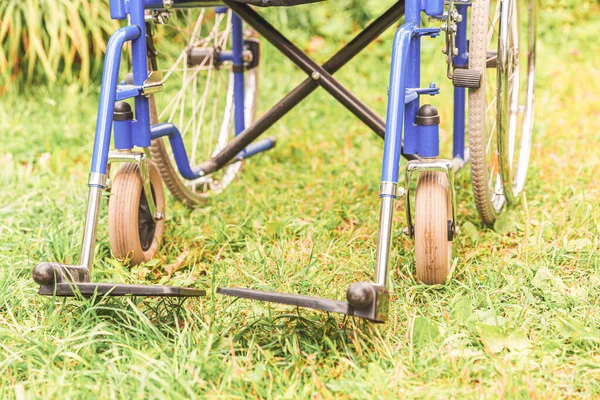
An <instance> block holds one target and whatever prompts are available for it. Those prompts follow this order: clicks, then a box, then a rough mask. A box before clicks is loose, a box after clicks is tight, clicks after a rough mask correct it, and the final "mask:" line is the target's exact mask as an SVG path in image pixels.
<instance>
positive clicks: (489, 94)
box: [485, 1, 508, 213]
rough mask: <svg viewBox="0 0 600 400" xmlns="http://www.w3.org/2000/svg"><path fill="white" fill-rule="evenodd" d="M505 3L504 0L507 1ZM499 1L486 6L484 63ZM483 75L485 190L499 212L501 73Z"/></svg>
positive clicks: (496, 28)
mask: <svg viewBox="0 0 600 400" xmlns="http://www.w3.org/2000/svg"><path fill="white" fill-rule="evenodd" d="M507 3H508V2H507ZM502 4H503V2H502V1H497V2H492V3H491V4H490V10H494V11H493V12H491V13H490V18H489V26H488V32H487V43H488V45H487V60H486V65H488V66H489V65H490V64H491V65H493V64H494V58H496V59H497V56H498V47H497V46H498V43H499V36H500V22H501V21H500V15H501V12H502V11H503V10H502ZM485 74H486V79H485V131H486V132H487V134H486V143H485V162H486V164H487V171H488V181H487V186H488V193H489V195H490V202H491V204H492V207H493V209H494V211H495V212H496V213H498V212H500V210H501V209H502V207H503V206H504V203H505V200H506V198H505V196H504V189H503V184H502V176H501V175H500V158H501V150H500V147H499V138H500V137H501V136H502V131H501V130H500V128H502V127H503V126H504V125H502V126H501V125H500V123H499V120H500V119H501V118H498V115H501V114H499V113H498V109H499V104H500V101H499V95H500V91H501V86H500V81H501V77H502V74H501V73H500V70H499V69H498V68H489V67H488V68H487V69H486V72H485Z"/></svg>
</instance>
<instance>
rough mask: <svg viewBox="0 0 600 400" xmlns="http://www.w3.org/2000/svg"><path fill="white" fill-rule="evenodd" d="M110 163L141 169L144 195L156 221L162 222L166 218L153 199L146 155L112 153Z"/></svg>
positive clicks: (125, 152) (121, 152)
mask: <svg viewBox="0 0 600 400" xmlns="http://www.w3.org/2000/svg"><path fill="white" fill-rule="evenodd" d="M108 162H109V163H113V162H132V163H135V164H137V165H139V167H140V175H141V177H142V182H143V185H144V195H145V196H146V201H147V202H148V208H149V209H150V214H152V218H153V219H154V221H160V220H161V219H163V218H164V217H165V214H164V213H163V212H162V210H157V209H156V203H155V202H154V197H152V185H151V184H150V174H149V170H148V157H147V156H146V154H144V153H133V152H129V151H111V152H110V153H108Z"/></svg>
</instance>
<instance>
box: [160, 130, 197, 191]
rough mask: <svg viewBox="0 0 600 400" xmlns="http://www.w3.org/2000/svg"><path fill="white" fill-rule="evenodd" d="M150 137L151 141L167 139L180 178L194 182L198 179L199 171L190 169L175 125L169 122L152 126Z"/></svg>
mask: <svg viewBox="0 0 600 400" xmlns="http://www.w3.org/2000/svg"><path fill="white" fill-rule="evenodd" d="M150 135H151V137H152V139H158V138H161V137H165V136H166V137H168V138H169V142H170V143H171V148H172V150H173V156H174V157H175V163H176V164H177V169H178V170H179V173H180V174H181V176H183V177H184V178H185V179H188V180H194V179H197V178H199V177H200V172H201V171H200V170H197V171H193V170H192V168H191V167H190V160H189V158H188V155H187V152H186V151H185V146H184V144H183V139H182V138H181V133H180V132H179V129H177V127H176V126H175V125H173V124H171V123H169V122H165V123H162V124H156V125H153V126H152V128H151V129H150Z"/></svg>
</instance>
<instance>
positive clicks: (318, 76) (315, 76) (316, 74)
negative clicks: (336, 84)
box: [310, 71, 321, 81]
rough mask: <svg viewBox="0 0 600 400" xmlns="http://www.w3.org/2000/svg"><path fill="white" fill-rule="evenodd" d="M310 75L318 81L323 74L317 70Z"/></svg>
mask: <svg viewBox="0 0 600 400" xmlns="http://www.w3.org/2000/svg"><path fill="white" fill-rule="evenodd" d="M310 77H311V78H312V79H313V80H315V81H318V80H319V79H321V74H319V73H318V72H317V71H314V72H313V73H312V74H310Z"/></svg>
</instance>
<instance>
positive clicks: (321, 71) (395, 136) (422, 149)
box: [34, 0, 470, 322]
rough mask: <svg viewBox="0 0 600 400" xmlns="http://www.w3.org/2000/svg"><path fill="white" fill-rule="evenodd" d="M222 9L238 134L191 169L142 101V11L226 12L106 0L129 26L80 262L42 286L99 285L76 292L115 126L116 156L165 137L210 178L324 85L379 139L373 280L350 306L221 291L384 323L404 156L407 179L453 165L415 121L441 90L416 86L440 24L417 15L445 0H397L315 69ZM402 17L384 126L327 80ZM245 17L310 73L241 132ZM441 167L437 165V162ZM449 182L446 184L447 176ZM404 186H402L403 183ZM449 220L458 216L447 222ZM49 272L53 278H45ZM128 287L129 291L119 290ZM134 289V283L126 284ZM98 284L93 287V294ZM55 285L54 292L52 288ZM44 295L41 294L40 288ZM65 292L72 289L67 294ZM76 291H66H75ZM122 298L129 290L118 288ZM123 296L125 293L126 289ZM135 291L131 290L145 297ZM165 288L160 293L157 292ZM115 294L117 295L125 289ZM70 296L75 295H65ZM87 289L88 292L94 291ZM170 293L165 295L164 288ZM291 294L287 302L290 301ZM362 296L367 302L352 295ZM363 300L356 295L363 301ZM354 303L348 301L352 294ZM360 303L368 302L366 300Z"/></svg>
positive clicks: (174, 0)
mask: <svg viewBox="0 0 600 400" xmlns="http://www.w3.org/2000/svg"><path fill="white" fill-rule="evenodd" d="M222 2H223V3H224V4H225V6H226V7H227V8H229V9H231V10H232V11H233V12H234V15H233V17H232V18H233V19H232V25H233V29H232V50H231V51H229V52H225V51H223V52H220V53H219V54H218V57H220V60H221V61H226V60H227V61H231V62H232V63H233V73H234V104H235V111H234V121H235V134H236V136H235V138H234V139H233V140H232V141H231V142H230V143H229V144H228V145H227V147H226V148H225V149H224V150H222V151H221V153H219V154H217V155H216V156H214V157H213V158H212V159H211V160H207V161H205V162H203V163H201V164H200V165H198V166H191V165H190V163H189V159H188V156H187V152H186V149H185V146H184V144H183V140H182V138H181V134H180V132H179V130H178V128H177V127H176V126H175V125H173V124H171V123H158V124H155V125H151V122H150V105H149V99H148V96H149V95H150V94H151V93H154V92H156V91H160V90H161V88H162V87H161V86H160V84H156V82H154V83H153V82H151V79H149V78H150V76H149V71H148V57H147V54H148V50H149V46H148V42H147V40H148V39H147V32H146V19H145V10H161V9H165V8H167V6H171V7H173V8H185V7H206V6H215V7H216V8H215V12H225V11H226V10H227V8H225V7H223V6H217V5H215V3H214V2H213V1H211V0H111V1H110V13H111V17H112V18H113V19H117V20H123V19H126V18H129V24H128V25H127V26H124V27H122V28H120V29H118V30H117V31H116V32H115V33H114V34H113V35H112V36H111V38H110V40H109V42H108V44H107V50H106V58H105V64H104V71H103V77H102V86H101V91H100V104H99V107H98V115H97V122H96V132H95V138H94V149H93V154H92V163H91V170H90V178H89V183H88V184H89V187H90V193H89V201H88V210H87V216H86V225H85V231H84V239H83V246H82V251H81V259H80V265H77V266H66V265H59V264H56V265H54V264H53V265H52V266H51V268H50V267H44V268H46V270H44V271H42V269H43V268H40V269H39V270H38V271H37V279H36V269H38V267H40V265H42V264H40V265H38V267H36V269H34V279H36V281H37V282H38V283H40V284H42V285H46V288H45V289H43V288H44V287H45V286H42V289H43V290H46V292H48V293H46V294H49V293H50V291H51V288H50V287H49V286H48V285H50V284H51V283H60V282H67V281H69V282H71V283H78V284H79V285H80V287H79V289H80V290H83V289H85V290H87V291H93V290H99V286H98V285H96V286H91V287H90V288H88V287H84V286H81V285H82V284H83V285H85V284H88V283H89V282H90V279H89V278H90V271H91V268H92V262H93V251H94V242H95V236H96V226H97V222H98V209H99V205H100V198H101V191H102V190H103V189H104V188H105V187H106V181H107V178H106V174H107V165H108V163H109V148H110V143H111V136H112V134H111V133H112V132H113V126H114V143H115V147H116V149H118V150H131V149H132V148H133V146H137V147H142V148H147V147H149V146H150V144H151V141H152V140H153V139H158V138H161V137H166V138H168V139H169V141H170V144H171V147H172V150H173V154H174V158H175V162H176V164H177V168H178V170H179V172H180V174H181V176H182V177H183V178H185V179H188V180H193V179H197V178H198V177H200V176H203V175H207V174H210V173H212V172H214V171H216V170H218V169H220V168H223V167H224V166H225V165H226V164H227V163H228V162H230V161H232V160H234V159H237V160H239V159H242V158H247V157H250V156H252V155H254V154H257V153H259V152H261V151H264V150H267V149H269V148H271V147H273V145H274V143H273V141H272V140H271V139H263V140H259V141H256V140H255V139H257V138H258V136H260V135H261V134H262V133H263V132H264V131H265V130H266V129H267V128H268V127H270V126H271V125H272V124H273V123H274V122H275V121H277V120H278V119H279V118H281V117H282V116H283V115H284V114H285V113H286V112H287V111H289V110H290V109H292V108H293V107H294V106H295V105H296V104H298V103H299V102H300V101H301V100H302V99H303V98H305V97H306V96H308V94H310V93H311V92H312V91H313V90H314V89H315V88H317V87H319V86H321V87H323V88H324V89H325V90H326V91H328V92H329V93H330V94H331V95H332V96H333V97H334V98H336V99H337V100H338V101H339V102H340V103H342V105H344V106H345V107H346V108H348V109H349V110H350V111H351V112H352V113H353V114H354V115H356V116H357V117H358V118H359V119H361V120H362V121H363V122H365V123H366V124H367V125H368V126H369V127H370V128H371V129H373V131H375V133H377V134H378V135H379V136H381V137H383V138H384V153H383V161H382V175H381V185H380V197H381V211H380V224H379V237H378V248H377V265H376V279H375V281H374V282H372V283H370V282H369V283H366V282H363V283H355V284H353V285H352V286H351V287H350V288H349V290H348V299H349V302H348V303H345V302H339V301H334V300H326V299H319V298H314V297H309V296H297V295H282V294H274V293H269V292H258V291H250V290H246V289H223V288H219V290H218V291H219V292H220V293H223V294H232V295H235V296H239V297H247V298H254V299H259V300H266V301H275V302H279V303H285V304H293V305H298V306H306V307H312V308H318V309H321V310H325V311H333V312H341V313H344V314H348V315H356V316H359V317H362V318H367V319H370V320H372V321H377V322H383V321H384V320H385V319H386V314H387V312H386V311H387V289H386V287H387V276H388V261H389V251H390V244H391V236H392V235H391V233H392V214H393V202H394V200H395V199H396V198H397V197H398V196H401V195H404V194H405V191H404V189H403V188H398V180H399V171H400V158H401V156H404V157H405V158H406V159H408V160H412V161H410V162H409V163H408V165H407V174H408V173H409V171H410V172H412V171H414V170H417V169H419V168H423V169H424V170H443V171H445V172H447V173H448V172H449V171H450V172H452V171H451V170H452V168H453V167H452V165H453V163H452V162H450V161H445V160H435V159H436V158H437V157H438V156H439V134H438V125H437V124H435V125H431V126H420V125H417V123H416V118H417V113H418V112H419V109H420V97H421V96H422V95H436V94H438V93H439V88H438V87H437V86H436V85H435V84H431V85H429V86H428V87H420V81H421V72H420V67H421V59H420V52H421V45H420V41H421V38H422V37H423V36H430V37H436V36H438V35H440V29H439V28H422V27H421V16H422V13H424V14H426V15H428V16H431V17H438V18H439V17H441V16H442V15H443V14H444V0H405V1H404V0H400V1H398V2H397V3H396V4H394V5H393V6H392V8H390V9H389V10H388V11H387V12H386V13H384V14H383V15H382V16H381V17H379V18H378V19H377V20H375V21H374V22H373V23H372V24H371V25H370V26H368V27H367V28H365V30H364V31H363V32H361V33H360V34H359V35H358V36H357V37H356V38H355V39H353V40H352V41H351V42H349V43H348V44H347V45H346V46H345V47H344V48H343V49H341V50H340V51H339V52H338V53H337V54H336V55H334V56H333V57H332V58H331V59H330V60H329V61H327V62H326V63H325V64H323V65H322V66H321V65H318V64H316V63H315V62H314V61H312V60H311V59H310V58H308V57H307V56H306V55H305V54H303V53H302V52H301V51H300V50H299V49H298V48H297V47H296V46H294V45H293V44H292V43H291V42H290V41H288V40H287V39H286V38H285V37H283V36H282V35H281V34H280V33H279V32H278V31H277V30H276V29H275V28H273V27H272V26H271V25H270V24H269V23H268V22H266V21H265V20H264V19H262V17H260V16H259V15H258V13H256V12H255V11H254V10H253V9H252V8H250V7H249V6H248V5H247V4H242V3H239V2H237V1H236V0H222ZM469 4H470V2H469V1H467V0H460V1H455V5H456V8H457V11H458V13H459V14H460V15H461V16H462V21H460V22H459V23H458V25H457V32H456V36H455V40H456V44H455V45H456V48H457V49H458V54H457V55H455V56H453V59H452V63H453V66H454V67H455V68H466V67H467V66H468V52H467V9H468V7H469ZM403 13H404V14H405V22H404V24H403V25H402V26H400V27H399V28H398V30H397V32H396V34H395V37H394V42H393V49H392V59H391V71H390V83H389V89H388V90H389V93H388V105H387V115H386V121H385V122H384V121H382V120H381V119H380V118H379V117H378V116H377V115H376V113H374V112H373V111H371V110H370V109H369V108H368V107H366V106H365V105H364V104H363V103H361V102H360V100H358V99H357V98H356V97H354V95H352V94H351V93H350V92H349V91H348V90H347V89H345V88H344V87H343V86H342V85H341V84H339V82H337V81H336V80H335V79H334V78H333V77H332V74H333V73H334V72H335V71H337V70H338V69H339V68H340V67H341V66H343V65H344V64H345V63H346V62H348V61H349V60H350V59H351V58H352V57H354V56H355V55H356V54H358V53H359V52H360V51H361V50H362V49H363V48H364V47H366V45H367V44H368V43H370V42H372V41H373V40H374V39H376V38H377V37H378V36H379V34H381V33H382V32H383V31H384V30H385V29H387V27H389V26H391V25H392V24H393V23H395V22H397V21H398V20H399V19H400V16H401V15H402V14H403ZM242 20H243V21H245V22H246V23H247V24H249V25H250V26H251V27H252V28H254V29H255V30H256V31H257V32H258V33H259V34H260V35H261V36H262V37H264V38H265V39H267V40H268V41H269V42H271V43H272V44H273V45H274V46H275V47H276V48H277V49H278V50H280V51H281V52H282V53H283V54H284V55H285V56H287V57H288V58H289V59H290V60H292V61H293V62H294V63H295V64H296V65H297V66H298V67H300V68H301V69H302V70H303V71H304V72H306V73H307V75H308V78H307V79H306V80H305V81H304V82H302V84H300V85H299V86H298V87H297V88H296V89H294V90H293V91H292V92H290V93H289V94H288V95H287V96H286V97H284V99H282V100H281V101H280V102H279V103H278V104H277V105H276V106H275V107H273V108H272V109H271V110H270V111H268V112H267V113H265V114H264V115H263V116H261V117H260V118H259V119H258V120H257V121H256V122H255V123H254V124H252V126H250V127H246V126H245V119H244V91H245V90H244V70H245V67H244V60H243V51H244V37H243V27H242ZM128 41H129V42H131V49H132V66H133V82H132V84H127V83H125V82H121V83H119V82H118V74H119V68H120V62H121V54H122V49H123V46H124V44H125V43H126V42H128ZM128 98H133V99H134V104H135V119H133V120H128V121H116V120H115V121H113V113H114V111H115V102H117V101H122V100H124V99H128ZM453 130H454V131H453V148H454V149H453V158H454V160H458V161H459V162H458V163H454V165H458V166H462V165H464V162H465V161H466V160H465V88H461V87H455V88H454V123H453ZM437 161H440V162H439V163H438V162H437ZM451 184H452V180H451ZM406 190H408V187H406ZM407 206H408V207H407V217H408V223H409V228H410V227H411V222H410V204H409V202H408V201H407ZM453 218H454V217H453ZM48 270H50V271H51V275H52V279H54V282H50V278H48V276H50V275H48V274H49V273H48ZM121 286H125V285H121ZM132 286H133V285H132ZM94 288H95V289H94ZM54 289H56V288H54ZM43 290H41V291H43ZM61 290H65V291H67V292H68V291H69V290H70V289H68V288H66V287H65V288H63V289H61ZM71 290H72V289H71ZM123 290H124V291H125V292H127V290H126V289H123ZM123 290H121V292H123ZM136 290H138V289H135V290H134V289H132V290H131V291H130V292H127V293H129V294H131V293H137V294H142V293H143V290H142V292H139V291H136ZM163 290H166V289H163ZM121 292H119V293H121ZM70 293H72V292H70ZM90 293H91V292H90ZM165 293H166V292H165ZM286 296H287V297H286ZM357 296H358V298H360V299H363V300H362V301H363V303H364V304H362V303H360V301H356V298H357ZM361 296H362V297H361ZM351 297H352V298H354V299H355V301H354V302H353V301H350V298H351ZM365 299H366V300H365Z"/></svg>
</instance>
